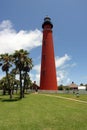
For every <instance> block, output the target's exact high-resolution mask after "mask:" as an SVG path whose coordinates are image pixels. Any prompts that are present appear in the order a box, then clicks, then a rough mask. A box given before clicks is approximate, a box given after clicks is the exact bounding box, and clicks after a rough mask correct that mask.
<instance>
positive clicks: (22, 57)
mask: <svg viewBox="0 0 87 130" xmlns="http://www.w3.org/2000/svg"><path fill="white" fill-rule="evenodd" d="M28 55H29V53H28V52H27V51H26V50H23V49H21V50H19V51H18V50H16V51H15V53H14V54H13V58H14V63H15V66H16V70H17V71H18V72H19V77H20V98H23V97H24V90H25V82H26V76H27V72H29V71H30V69H32V66H33V65H32V59H31V58H29V57H28ZM23 74H24V80H23V76H22V75H23ZM22 81H23V82H24V87H23V82H22Z"/></svg>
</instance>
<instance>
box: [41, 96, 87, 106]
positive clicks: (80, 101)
mask: <svg viewBox="0 0 87 130" xmlns="http://www.w3.org/2000/svg"><path fill="white" fill-rule="evenodd" d="M39 95H44V96H49V97H56V98H61V99H65V100H71V101H75V102H79V103H85V104H87V102H86V101H82V100H77V99H73V98H67V97H62V96H56V95H49V94H39Z"/></svg>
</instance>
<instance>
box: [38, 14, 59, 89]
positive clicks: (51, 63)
mask: <svg viewBox="0 0 87 130" xmlns="http://www.w3.org/2000/svg"><path fill="white" fill-rule="evenodd" d="M42 28H43V40H42V59H41V74H40V89H41V90H57V78H56V67H55V56H54V47H53V37H52V28H53V24H52V23H51V19H50V18H49V17H48V16H47V17H45V18H44V22H43V24H42Z"/></svg>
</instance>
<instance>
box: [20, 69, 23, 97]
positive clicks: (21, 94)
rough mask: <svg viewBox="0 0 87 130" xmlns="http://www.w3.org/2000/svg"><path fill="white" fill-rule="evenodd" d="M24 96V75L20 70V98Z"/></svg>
mask: <svg viewBox="0 0 87 130" xmlns="http://www.w3.org/2000/svg"><path fill="white" fill-rule="evenodd" d="M22 98H23V88H22V76H21V71H20V99H22Z"/></svg>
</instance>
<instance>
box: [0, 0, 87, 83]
mask: <svg viewBox="0 0 87 130" xmlns="http://www.w3.org/2000/svg"><path fill="white" fill-rule="evenodd" d="M46 15H48V16H50V17H51V20H52V23H53V25H54V27H53V40H54V49H55V60H56V70H57V79H58V84H69V83H71V82H72V81H74V82H75V83H77V84H80V83H84V84H86V83H87V60H86V57H87V0H36V1H35V0H0V46H1V47H0V53H5V52H13V51H14V50H16V49H20V48H23V49H27V50H28V51H29V52H30V56H31V57H32V58H33V63H34V68H33V70H32V71H31V72H30V75H31V79H32V80H36V81H37V83H38V84H39V76H40V75H39V74H40V61H41V45H42V43H41V41H42V23H43V19H44V17H45V16H46ZM2 75H3V74H2V72H1V71H0V77H2Z"/></svg>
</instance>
